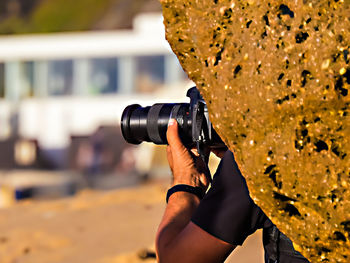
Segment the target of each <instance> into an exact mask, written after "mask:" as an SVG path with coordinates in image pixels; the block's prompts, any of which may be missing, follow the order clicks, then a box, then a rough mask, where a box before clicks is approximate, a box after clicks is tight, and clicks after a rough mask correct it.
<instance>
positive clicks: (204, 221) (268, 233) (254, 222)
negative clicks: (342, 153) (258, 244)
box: [192, 151, 309, 263]
mask: <svg viewBox="0 0 350 263" xmlns="http://www.w3.org/2000/svg"><path fill="white" fill-rule="evenodd" d="M192 222H193V223H195V224H196V225H198V226H199V227H200V228H202V229H203V230H205V231H206V232H208V233H209V234H211V235H213V236H215V237H217V238H219V239H221V240H223V241H226V242H228V243H230V244H232V245H235V246H238V245H242V244H243V242H244V240H245V239H246V238H247V237H248V236H249V235H251V234H252V233H254V232H255V231H256V230H257V229H259V228H263V244H264V250H265V262H267V263H271V262H273V263H275V262H276V263H277V262H281V263H305V262H309V261H308V260H306V259H305V258H304V257H303V256H302V255H301V254H300V253H299V252H297V251H295V250H294V248H293V244H292V242H291V241H290V239H289V238H288V237H286V236H285V235H284V234H283V233H281V232H280V231H279V230H278V229H277V227H276V226H274V225H273V224H272V222H271V221H270V220H269V218H268V217H267V216H266V215H265V214H264V213H263V211H262V210H261V209H260V208H259V207H258V206H257V205H256V204H255V203H254V202H253V200H252V199H251V198H250V196H249V191H248V188H247V185H246V181H245V179H244V178H243V176H242V174H241V172H240V171H239V169H238V166H237V164H236V162H235V160H234V156H233V154H232V153H231V152H230V151H227V152H226V153H225V156H224V157H223V159H222V160H221V163H220V165H219V167H218V169H217V171H216V173H215V175H214V178H213V182H212V187H211V188H210V190H209V191H208V193H207V194H206V195H205V196H204V198H203V200H202V201H201V203H200V205H199V207H198V209H197V210H196V212H195V214H194V215H193V217H192Z"/></svg>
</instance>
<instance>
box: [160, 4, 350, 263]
mask: <svg viewBox="0 0 350 263" xmlns="http://www.w3.org/2000/svg"><path fill="white" fill-rule="evenodd" d="M161 3H162V6H163V14H164V24H165V27H166V37H167V39H168V41H169V43H170V44H171V46H172V48H173V50H174V52H175V53H176V55H177V56H178V58H179V60H180V62H181V64H182V66H183V68H184V69H185V71H186V72H187V74H188V75H189V77H190V78H191V79H192V80H193V81H194V82H195V83H196V85H197V87H198V88H199V89H200V91H201V93H202V95H203V96H204V98H205V100H206V102H207V105H208V107H209V111H210V117H211V120H212V122H213V123H214V126H215V128H216V130H217V131H218V133H219V134H220V135H221V137H222V138H223V139H224V141H225V142H226V144H227V145H228V146H229V148H230V149H231V150H232V151H233V152H234V153H235V155H236V158H237V161H238V163H239V166H240V168H241V170H242V173H243V175H244V176H245V177H246V179H247V183H248V187H249V190H250V193H251V195H252V197H253V199H254V200H255V201H256V203H257V204H258V205H259V206H260V207H261V208H262V209H263V210H264V212H265V213H266V214H267V215H268V216H269V217H270V218H271V219H272V221H273V222H274V223H275V224H276V225H277V226H278V228H279V229H280V230H281V231H282V232H284V233H285V234H286V235H288V236H289V237H290V238H291V239H292V241H293V242H294V244H295V247H296V249H297V250H299V251H300V252H301V253H302V254H303V255H304V256H306V257H307V258H308V259H309V260H310V261H311V262H350V189H349V185H350V175H349V174H350V143H349V135H350V119H349V118H350V117H349V108H350V107H349V105H350V94H349V88H350V64H349V61H350V1H349V0H329V1H326V0H321V1H317V0H295V1H277V0H276V1H273V0H270V1H259V0H247V1H239V0H191V1H188V0H162V1H161Z"/></svg>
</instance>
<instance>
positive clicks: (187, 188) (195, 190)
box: [166, 184, 205, 203]
mask: <svg viewBox="0 0 350 263" xmlns="http://www.w3.org/2000/svg"><path fill="white" fill-rule="evenodd" d="M176 192H187V193H191V194H194V195H196V196H197V197H198V198H199V199H203V197H204V194H205V192H204V191H203V189H202V188H201V187H199V186H197V187H194V186H191V185H187V184H177V185H174V186H173V187H171V188H170V189H169V190H168V192H167V194H166V202H167V203H168V201H169V197H170V196H171V195H172V194H174V193H176Z"/></svg>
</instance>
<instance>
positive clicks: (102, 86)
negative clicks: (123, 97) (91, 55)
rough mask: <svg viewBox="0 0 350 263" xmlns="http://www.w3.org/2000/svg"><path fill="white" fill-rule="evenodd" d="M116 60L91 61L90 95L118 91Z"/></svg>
mask: <svg viewBox="0 0 350 263" xmlns="http://www.w3.org/2000/svg"><path fill="white" fill-rule="evenodd" d="M117 62H118V61H117V59H116V58H98V59H91V60H90V74H89V93H90V94H108V93H115V92H117V90H118V79H117V76H118V63H117Z"/></svg>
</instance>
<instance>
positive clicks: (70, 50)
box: [0, 0, 261, 263]
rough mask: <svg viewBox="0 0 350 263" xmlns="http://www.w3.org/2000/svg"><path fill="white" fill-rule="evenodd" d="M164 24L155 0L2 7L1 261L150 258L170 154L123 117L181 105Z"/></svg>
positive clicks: (51, 0) (21, 0) (182, 82)
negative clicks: (126, 112)
mask: <svg viewBox="0 0 350 263" xmlns="http://www.w3.org/2000/svg"><path fill="white" fill-rule="evenodd" d="M162 22H163V19H162V14H161V6H160V3H159V2H158V1H157V0H75V1H68V0H31V1H28V0H1V1H0V225H1V227H0V233H1V234H0V262H3V263H6V262H9V263H12V262H36V263H39V262H45V263H50V262H139V261H143V260H151V261H154V248H153V239H154V235H155V231H156V226H157V224H158V222H159V220H160V217H161V214H162V212H163V209H164V200H163V199H164V195H165V191H166V188H167V186H168V183H169V180H170V176H169V174H170V173H169V168H168V166H167V161H166V155H165V151H164V147H162V146H155V145H153V144H145V143H143V144H141V145H140V146H134V145H129V144H127V143H125V142H124V140H123V138H122V136H121V131H120V117H121V114H122V111H123V109H124V108H125V107H126V106H127V105H129V104H133V103H138V104H141V105H142V106H147V105H152V104H154V103H157V102H168V103H169V102H187V101H188V99H186V97H185V95H186V90H187V89H188V88H190V87H191V86H192V85H193V83H191V81H189V80H188V78H187V76H186V74H185V73H184V72H183V70H182V68H181V66H180V65H179V63H178V60H177V58H176V56H175V55H174V54H173V53H172V52H171V49H170V47H169V45H168V43H167V42H166V40H165V36H164V26H163V23H162ZM115 189H119V190H115ZM111 190H112V191H111ZM87 212H89V213H87ZM101 218H103V220H101ZM126 222H129V224H126ZM111 236H112V237H113V238H112V237H111ZM118 237H119V238H118ZM251 242H253V244H255V243H254V242H257V241H256V240H255V239H254V240H253V241H251ZM135 251H136V252H135ZM258 252H259V253H260V252H261V251H260V250H259V251H258ZM242 253H245V252H242ZM259 253H256V255H258V256H260V254H261V253H260V254H259ZM251 254H252V253H247V254H246V256H244V257H243V258H244V259H245V260H246V261H244V260H243V261H240V262H258V261H257V260H259V259H256V257H255V258H254V257H253V258H251ZM253 255H254V253H253ZM247 260H248V261H247Z"/></svg>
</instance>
